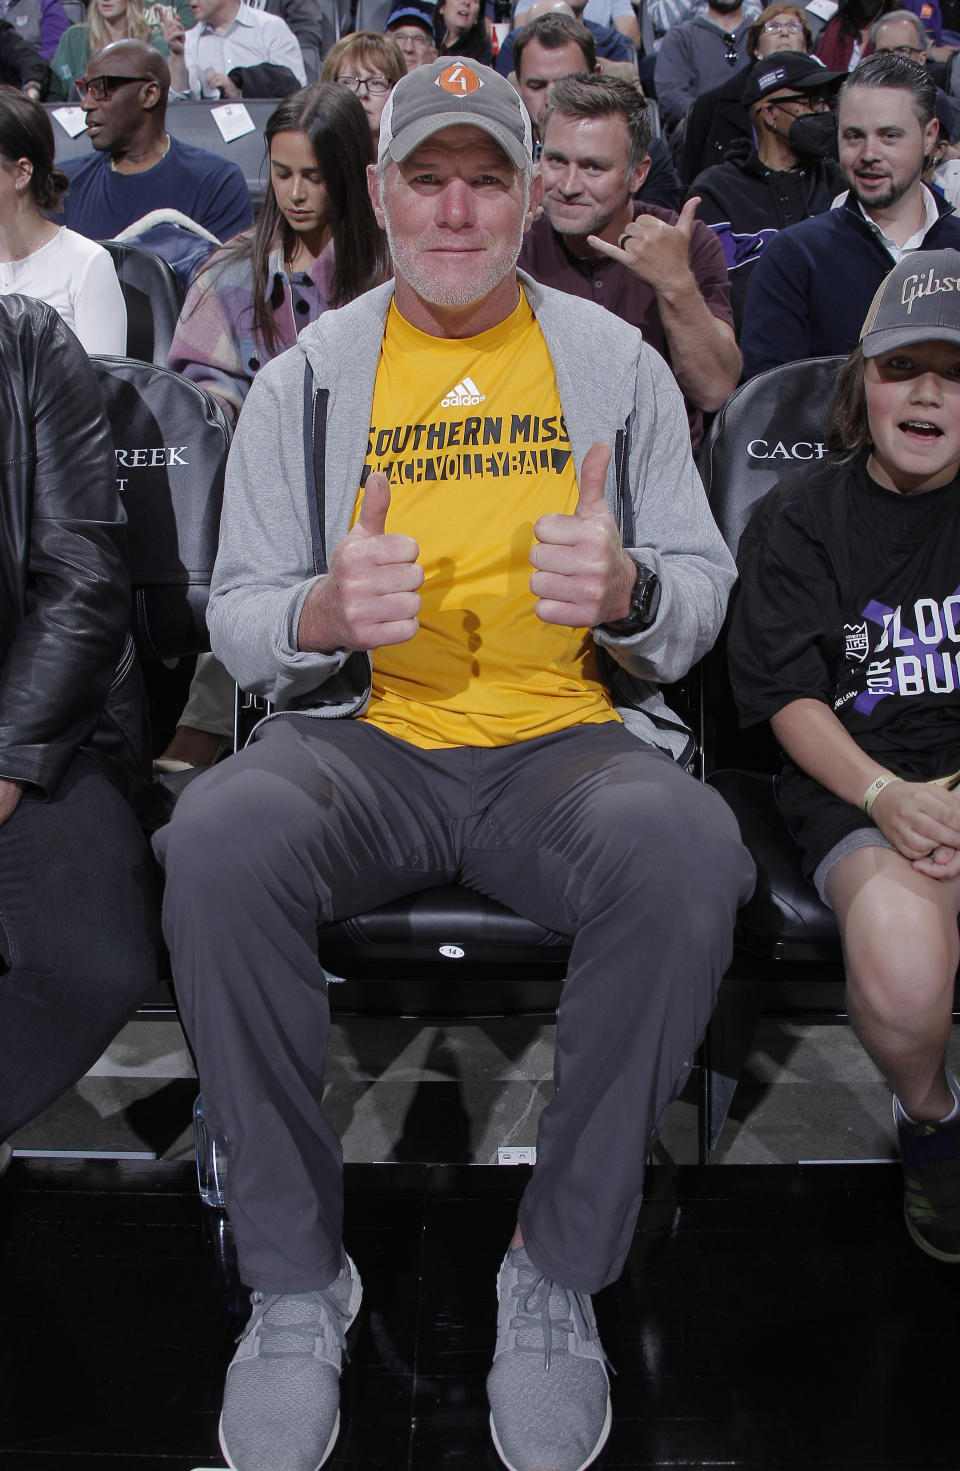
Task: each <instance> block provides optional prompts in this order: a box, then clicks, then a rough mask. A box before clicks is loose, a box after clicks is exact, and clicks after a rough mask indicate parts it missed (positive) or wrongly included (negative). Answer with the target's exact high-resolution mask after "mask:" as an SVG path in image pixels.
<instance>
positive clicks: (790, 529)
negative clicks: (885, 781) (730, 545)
mask: <svg viewBox="0 0 960 1471" xmlns="http://www.w3.org/2000/svg"><path fill="white" fill-rule="evenodd" d="M737 560H738V564H739V567H740V577H741V581H740V584H739V586H738V588H737V591H736V594H735V597H734V607H733V613H732V620H731V627H730V635H729V643H728V650H729V660H730V675H731V680H732V683H733V690H734V695H735V697H736V700H737V704H738V707H739V710H740V718H741V724H742V725H743V726H749V725H753V724H756V723H757V722H759V721H761V720H768V719H769V718H770V717H771V716H772V715H775V714H776V712H777V711H778V710H781V709H783V707H784V706H785V705H788V704H789V703H790V702H791V701H792V700H797V699H802V698H811V699H817V700H822V701H823V702H824V703H825V704H827V705H829V706H830V708H831V709H832V710H833V711H834V713H835V714H836V715H837V718H838V719H839V720H840V721H841V722H842V723H843V725H844V726H845V727H846V729H847V730H848V731H849V732H850V734H851V735H852V736H853V738H854V740H856V742H857V743H858V745H860V746H861V747H862V748H863V750H865V751H867V752H869V754H870V755H871V756H874V757H875V758H876V759H877V760H878V761H880V762H881V763H882V764H883V765H884V766H886V767H888V768H889V769H890V770H891V771H893V772H895V773H896V774H897V775H898V776H903V777H907V778H911V779H914V780H928V779H930V778H931V777H935V776H943V775H945V774H946V773H948V772H952V771H956V770H957V769H958V768H960V479H958V480H955V481H953V482H951V484H949V485H945V486H943V487H941V488H940V489H939V490H932V491H926V492H924V493H923V494H919V495H900V494H898V493H897V492H895V491H890V490H886V489H884V488H883V487H882V486H880V485H877V484H876V482H875V481H874V480H872V479H871V477H870V476H869V475H868V473H867V470H866V454H864V455H862V456H859V457H858V458H857V459H855V460H854V461H852V462H850V463H848V464H838V463H837V461H836V459H829V458H828V459H826V460H823V461H821V462H819V463H818V464H817V465H816V466H810V467H807V468H805V469H804V470H799V471H796V472H794V473H793V474H791V475H788V476H787V477H785V478H784V479H783V480H782V481H780V483H779V484H778V485H777V486H775V487H774V489H773V490H772V491H770V493H769V494H768V495H767V496H766V497H764V499H763V500H762V501H761V502H760V504H759V505H758V506H757V508H756V509H755V511H754V513H753V515H752V517H751V520H750V523H749V525H748V526H747V529H746V531H745V532H744V534H743V537H742V539H741V542H740V549H739V553H738V557H737ZM779 800H780V806H781V810H782V812H783V815H784V819H785V821H786V823H787V825H788V827H789V828H790V830H791V832H792V833H793V834H794V836H795V837H796V839H797V841H798V842H799V843H800V845H801V847H802V848H803V850H804V859H805V862H804V868H805V870H806V871H807V872H812V871H813V869H814V868H815V867H816V865H817V864H818V863H819V862H820V860H821V858H823V857H824V856H825V855H826V854H827V853H828V852H829V851H830V849H831V848H832V847H833V846H834V844H835V843H837V842H839V841H840V839H841V838H843V837H845V836H846V835H847V834H848V833H850V832H852V831H854V830H855V829H857V828H860V827H864V826H870V819H869V818H867V817H865V816H864V814H863V813H862V812H861V811H860V810H859V808H857V807H854V806H852V805H851V804H850V803H848V802H843V801H841V800H840V799H839V798H838V797H835V796H833V794H832V793H830V792H827V791H825V789H824V788H823V787H822V786H820V784H819V783H818V782H815V781H814V780H813V779H812V778H811V777H808V776H807V775H806V774H805V773H804V772H802V771H800V770H799V769H798V768H797V767H796V766H795V765H794V764H793V763H792V762H791V761H789V760H787V761H786V762H785V765H784V768H783V771H782V773H781V777H780V783H779Z"/></svg>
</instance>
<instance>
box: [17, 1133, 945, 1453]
mask: <svg viewBox="0 0 960 1471" xmlns="http://www.w3.org/2000/svg"><path fill="white" fill-rule="evenodd" d="M526 1177H527V1169H526V1168H525V1167H518V1168H511V1169H503V1168H497V1167H496V1166H489V1165H488V1166H484V1165H466V1164H461V1165H440V1164H434V1165H423V1164H403V1163H392V1164H378V1165H372V1164H350V1165H347V1167H346V1189H347V1211H346V1231H345V1240H346V1245H347V1248H348V1250H349V1251H350V1253H351V1255H352V1256H353V1257H354V1258H355V1260H356V1261H357V1263H358V1266H359V1268H360V1271H361V1274H362V1276H363V1281H364V1288H365V1299H364V1306H363V1308H362V1310H361V1313H360V1317H359V1319H358V1323H357V1325H356V1326H355V1328H354V1329H353V1330H352V1331H351V1334H350V1337H349V1340H348V1343H349V1349H350V1360H351V1361H350V1363H349V1365H348V1366H347V1367H346V1369H345V1372H344V1376H343V1426H342V1431H341V1435H340V1440H339V1443H338V1446H337V1449H336V1451H335V1452H334V1454H333V1456H332V1457H331V1459H330V1461H329V1462H328V1463H327V1464H328V1465H329V1466H330V1467H331V1468H332V1471H337V1468H348V1467H349V1468H356V1471H360V1468H363V1471H401V1468H416V1471H439V1468H441V1467H443V1468H451V1471H453V1468H457V1471H481V1468H482V1471H495V1468H497V1467H498V1466H499V1462H498V1460H497V1458H496V1455H495V1452H494V1451H493V1449H492V1446H491V1445H490V1443H489V1439H488V1434H487V1411H486V1405H485V1399H484V1378H485V1375H486V1372H487V1369H488V1367H489V1359H490V1354H491V1351H492V1347H493V1335H494V1318H495V1309H494V1302H495V1296H494V1280H495V1274H496V1270H497V1265H498V1262H499V1259H500V1256H501V1255H502V1252H503V1249H504V1245H505V1242H506V1241H507V1239H508V1237H509V1234H510V1231H511V1229H512V1225H513V1220H514V1213H515V1209H516V1201H517V1198H518V1196H519V1194H520V1192H521V1190H522V1188H523V1184H524V1181H525V1179H526ZM0 1260H2V1282H3V1297H2V1303H3V1307H2V1330H3V1331H2V1334H0V1468H3V1471H193V1468H207V1467H220V1466H222V1465H223V1461H222V1459H221V1457H220V1454H219V1451H218V1448H217V1418H218V1412H219V1398H220V1391H221V1386H222V1380H223V1374H224V1371H225V1368H226V1365H227V1363H228V1362H229V1359H230V1357H231V1355H232V1352H233V1342H234V1339H235V1337H236V1335H237V1334H238V1332H239V1331H240V1328H241V1326H242V1323H243V1321H244V1318H245V1315H246V1300H245V1295H244V1293H243V1290H242V1288H241V1287H240V1285H239V1283H238V1281H237V1279H236V1276H235V1272H234V1271H233V1269H232V1267H231V1265H230V1241H229V1234H228V1230H227V1228H226V1227H225V1225H224V1218H223V1217H222V1215H220V1214H218V1213H217V1212H215V1211H210V1210H208V1209H207V1208H205V1207H203V1206H202V1205H201V1204H200V1202H199V1200H198V1197H197V1193H196V1177H195V1174H194V1171H193V1169H192V1167H191V1165H190V1164H189V1163H188V1162H184V1161H181V1162H176V1161H168V1160H153V1161H135V1160H129V1159H128V1160H125V1161H124V1160H103V1159H100V1160H91V1159H63V1158H61V1159H42V1158H39V1159H38V1158H15V1159H14V1161H13V1163H12V1164H11V1166H10V1168H9V1170H8V1171H7V1173H6V1175H5V1176H4V1178H3V1179H2V1180H0ZM596 1303H597V1313H598V1318H599V1322H600V1328H601V1333H602V1336H603V1339H604V1344H605V1347H606V1349H607V1353H608V1355H609V1358H610V1360H611V1362H612V1364H613V1366H614V1367H615V1369H616V1377H615V1379H614V1380H613V1396H614V1427H613V1432H612V1434H611V1436H610V1440H609V1442H608V1444H607V1447H606V1449H605V1450H604V1452H603V1453H602V1455H601V1457H600V1458H599V1460H598V1461H597V1462H596V1463H595V1464H596V1466H597V1467H598V1471H604V1468H606V1471H612V1468H614V1467H616V1468H626V1467H630V1468H640V1467H664V1468H666V1467H670V1468H694V1467H697V1468H720V1467H723V1468H747V1467H749V1468H752V1471H753V1468H756V1471H767V1468H774V1467H790V1468H792V1471H812V1468H828V1467H829V1468H834V1471H839V1468H850V1471H852V1468H857V1471H880V1468H893V1467H897V1468H903V1471H920V1468H928V1467H929V1468H933V1467H940V1468H944V1471H957V1468H958V1467H960V1435H958V1419H957V1413H956V1405H955V1403H954V1401H953V1393H954V1392H955V1390H954V1391H951V1390H950V1385H951V1383H954V1384H955V1372H956V1362H957V1332H958V1329H957V1324H958V1316H960V1315H958V1307H960V1271H958V1269H956V1268H951V1267H948V1266H943V1265H940V1264H938V1263H937V1262H935V1261H932V1260H930V1259H929V1258H927V1257H925V1256H924V1255H923V1254H922V1253H921V1252H919V1251H918V1250H917V1249H916V1248H915V1247H914V1246H913V1245H912V1244H911V1243H910V1241H909V1239H908V1237H907V1235H906V1232H905V1230H904V1227H903V1223H902V1216H901V1181H900V1172H899V1168H898V1167H897V1166H896V1165H894V1164H890V1163H876V1164H870V1163H844V1164H825V1163H820V1164H792V1165H791V1164H779V1165H763V1166H760V1167H757V1166H755V1165H726V1166H724V1167H720V1166H716V1165H713V1166H710V1167H709V1168H700V1167H698V1166H696V1165H675V1164H661V1165H655V1166H653V1167H652V1168H651V1170H650V1174H649V1184H648V1191H647V1198H646V1201H645V1204H644V1206H643V1209H642V1211H641V1215H640V1221H639V1225H638V1229H637V1234H636V1239H635V1241H634V1245H633V1248H632V1251H631V1254H630V1257H629V1259H628V1264H627V1269H626V1272H625V1273H624V1276H623V1277H622V1279H621V1281H620V1282H619V1283H618V1284H617V1285H616V1286H614V1287H612V1288H609V1289H607V1291H605V1292H604V1293H602V1294H600V1295H599V1296H598V1298H597V1299H596ZM264 1471H269V1468H264Z"/></svg>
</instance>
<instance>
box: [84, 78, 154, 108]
mask: <svg viewBox="0 0 960 1471" xmlns="http://www.w3.org/2000/svg"><path fill="white" fill-rule="evenodd" d="M155 81H156V77H91V78H90V80H89V82H88V81H86V80H85V79H84V78H83V77H77V79H76V81H75V82H74V84H73V85H74V86H75V87H76V89H77V92H78V93H79V96H80V101H81V102H82V101H83V99H84V97H86V95H87V93H88V92H89V93H90V96H91V97H93V98H95V99H96V101H97V102H106V100H107V99H108V97H109V96H110V93H111V92H115V91H116V89H117V88H118V87H125V86H126V85H127V83H128V82H155Z"/></svg>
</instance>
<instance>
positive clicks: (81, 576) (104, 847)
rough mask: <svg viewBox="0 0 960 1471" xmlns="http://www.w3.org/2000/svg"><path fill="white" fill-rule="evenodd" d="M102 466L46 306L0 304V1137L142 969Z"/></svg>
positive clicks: (107, 1034)
mask: <svg viewBox="0 0 960 1471" xmlns="http://www.w3.org/2000/svg"><path fill="white" fill-rule="evenodd" d="M113 460H114V456H113V446H112V443H111V438H110V429H109V426H108V424H107V421H106V418H105V415H104V411H103V407H102V403H101V399H100V393H99V389H98V387H97V380H96V376H95V374H94V371H93V369H92V367H91V366H90V361H89V359H88V357H87V355H86V353H85V352H84V350H83V348H82V347H81V346H80V344H79V342H78V341H77V340H76V338H75V337H74V336H73V335H72V334H71V333H70V332H69V331H68V329H67V328H66V327H65V326H64V325H63V323H62V321H61V320H60V318H59V316H58V315H57V313H56V312H55V311H54V310H53V308H52V307H49V306H47V305H45V304H44V303H42V302H39V301H33V300H31V299H28V298H27V297H23V296H4V297H0V466H2V473H0V498H2V503H3V504H2V514H0V1140H2V1139H4V1138H6V1137H7V1136H8V1135H9V1134H10V1133H11V1132H12V1131H13V1130H15V1129H17V1128H19V1127H20V1126H21V1125H22V1124H24V1123H26V1122H27V1121H28V1120H29V1119H31V1118H32V1117H34V1115H36V1114H37V1113H39V1112H40V1111H41V1109H43V1108H45V1107H46V1106H47V1104H49V1103H51V1102H52V1101H53V1100H54V1099H55V1098H56V1097H58V1095H59V1094H60V1093H62V1092H63V1091H64V1089H65V1088H67V1087H69V1086H70V1084H71V1083H74V1082H75V1081H76V1080H77V1079H78V1078H79V1077H81V1076H82V1075H83V1073H84V1072H86V1070H87V1069H88V1068H89V1067H90V1066H91V1065H92V1064H93V1063H94V1062H95V1061H96V1059H97V1057H98V1056H99V1054H100V1053H101V1052H102V1051H103V1048H104V1047H105V1046H106V1044H107V1043H108V1042H109V1041H110V1039H111V1037H112V1036H113V1035H114V1034H115V1033H116V1032H117V1030H118V1029H119V1028H120V1026H121V1024H122V1023H123V1021H124V1020H125V1019H126V1017H127V1016H128V1015H129V1014H130V1012H131V1011H132V1010H133V1009H134V1007H135V1006H136V1005H137V1003H138V1002H139V1001H140V1000H141V998H142V997H143V996H144V995H145V994H146V993H147V991H149V989H150V987H151V986H152V985H153V984H155V981H156V976H157V943H158V927H157V920H156V903H155V894H154V885H153V870H152V868H151V866H150V859H149V855H148V851H147V848H146V844H145V842H144V838H143V834H142V833H141V831H140V826H139V824H138V822H137V819H136V816H135V815H134V811H133V808H132V806H131V805H130V801H131V799H133V800H136V798H137V797H139V796H142V795H143V794H144V793H145V790H146V787H145V774H146V772H147V770H148V767H147V762H146V753H145V750H144V748H143V747H144V742H143V735H144V732H143V727H142V718H141V712H142V701H141V698H140V684H139V675H138V670H137V666H136V663H135V660H134V656H133V646H132V643H131V641H130V635H129V616H130V589H129V584H128V577H127V568H126V555H125V538H124V514H123V509H122V507H121V505H120V500H119V496H118V494H117V482H116V469H115V466H114V463H113Z"/></svg>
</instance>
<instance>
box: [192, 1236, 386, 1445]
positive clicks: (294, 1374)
mask: <svg viewBox="0 0 960 1471" xmlns="http://www.w3.org/2000/svg"><path fill="white" fill-rule="evenodd" d="M361 1296H362V1289H361V1286H360V1277H359V1274H358V1272H357V1269H356V1267H355V1266H354V1264H353V1262H352V1261H351V1260H350V1258H349V1257H346V1260H345V1262H344V1265H343V1268H342V1269H341V1272H340V1276H339V1277H337V1278H336V1280H335V1281H333V1282H331V1283H330V1286H329V1287H325V1288H324V1289H323V1291H322V1292H298V1293H284V1294H282V1295H276V1294H275V1295H272V1296H265V1295H264V1294H263V1293H262V1292H255V1293H254V1294H253V1296H252V1297H251V1302H252V1303H253V1312H252V1313H251V1315H250V1321H249V1323H248V1324H247V1326H246V1328H245V1329H244V1331H243V1336H242V1337H241V1339H240V1343H239V1346H238V1348H237V1351H236V1353H235V1354H234V1356H233V1361H232V1363H231V1364H230V1367H229V1369H228V1370H227V1382H226V1385H225V1386H224V1391H223V1413H222V1414H221V1416H220V1449H221V1450H222V1451H223V1454H224V1456H225V1457H226V1461H227V1465H228V1466H232V1467H233V1471H319V1468H320V1467H321V1466H322V1465H323V1463H324V1462H325V1461H326V1459H327V1457H328V1456H329V1455H330V1452H331V1451H332V1450H333V1447H334V1444H335V1442H336V1439H337V1432H338V1431H339V1429H340V1383H339V1381H340V1362H341V1357H342V1353H343V1348H344V1339H345V1336H346V1332H347V1329H348V1328H349V1327H350V1324H351V1323H352V1322H353V1320H354V1318H355V1317H356V1316H357V1313H358V1312H359V1309H360V1299H361Z"/></svg>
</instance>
